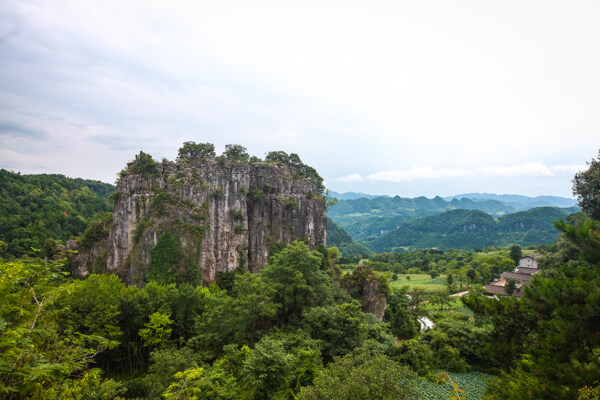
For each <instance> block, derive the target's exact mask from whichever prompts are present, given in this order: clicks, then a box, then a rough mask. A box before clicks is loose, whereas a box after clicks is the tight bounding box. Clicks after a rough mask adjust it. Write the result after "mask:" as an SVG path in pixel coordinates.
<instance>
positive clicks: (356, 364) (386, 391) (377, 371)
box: [298, 347, 418, 400]
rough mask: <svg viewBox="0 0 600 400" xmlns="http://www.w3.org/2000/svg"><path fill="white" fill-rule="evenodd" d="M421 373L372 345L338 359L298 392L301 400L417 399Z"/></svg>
mask: <svg viewBox="0 0 600 400" xmlns="http://www.w3.org/2000/svg"><path fill="white" fill-rule="evenodd" d="M416 379H417V375H416V374H415V373H414V372H412V371H411V370H410V369H409V368H407V367H402V366H399V365H398V364H396V363H395V362H394V361H392V360H390V359H389V358H388V357H386V356H385V355H383V354H380V353H378V352H377V351H374V350H373V349H371V348H369V347H363V348H360V349H356V350H355V351H353V352H352V353H350V354H348V355H346V356H345V357H343V358H336V359H335V360H334V362H332V363H330V364H329V365H328V366H327V367H326V368H325V369H324V370H323V371H322V372H321V373H320V374H319V375H318V376H317V378H316V379H315V381H314V383H313V384H312V385H311V386H308V387H304V388H302V390H301V391H300V394H299V395H298V399H301V400H312V399H315V400H316V399H319V400H327V399H331V400H337V399H382V400H384V399H389V400H397V399H413V398H415V397H417V396H418V392H417V391H416V390H415V387H416Z"/></svg>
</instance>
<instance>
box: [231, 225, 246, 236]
mask: <svg viewBox="0 0 600 400" xmlns="http://www.w3.org/2000/svg"><path fill="white" fill-rule="evenodd" d="M233 232H234V233H235V234H236V235H241V234H242V233H244V226H243V225H239V224H238V225H236V226H235V228H234V229H233Z"/></svg>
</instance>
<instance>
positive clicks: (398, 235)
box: [363, 207, 574, 252]
mask: <svg viewBox="0 0 600 400" xmlns="http://www.w3.org/2000/svg"><path fill="white" fill-rule="evenodd" d="M572 211H574V210H573V209H570V208H557V207H538V208H533V209H531V210H527V211H519V212H516V213H513V214H508V215H506V216H503V217H500V218H498V220H495V219H494V218H493V217H492V216H491V215H490V214H487V213H485V212H483V211H479V210H451V211H446V212H444V213H442V214H438V215H433V216H429V217H424V218H420V219H417V220H414V221H410V222H407V223H404V224H402V225H400V227H399V228H398V229H395V230H393V231H391V232H389V233H387V234H385V235H383V236H380V237H378V238H374V239H370V240H365V241H363V244H364V245H365V246H366V247H368V248H369V249H371V250H373V251H375V252H389V251H397V250H399V249H404V250H408V249H426V248H432V247H435V248H438V249H440V250H445V249H448V248H458V249H463V248H468V249H474V248H484V247H486V246H507V245H511V244H519V245H521V246H530V245H533V244H542V243H552V242H553V241H554V240H555V239H556V238H557V237H558V234H559V232H558V231H557V230H556V229H555V228H554V225H553V221H556V220H558V219H560V218H566V217H567V215H569V214H571V212H572Z"/></svg>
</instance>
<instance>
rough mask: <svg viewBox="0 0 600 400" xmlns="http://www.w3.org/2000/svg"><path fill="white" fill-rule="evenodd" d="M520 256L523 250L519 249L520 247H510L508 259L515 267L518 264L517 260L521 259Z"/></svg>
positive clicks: (516, 245)
mask: <svg viewBox="0 0 600 400" xmlns="http://www.w3.org/2000/svg"><path fill="white" fill-rule="evenodd" d="M522 255H523V250H522V249H521V246H519V245H518V244H515V245H514V246H511V248H510V255H509V257H510V259H511V260H513V261H514V262H515V265H517V264H519V260H520V259H521V256H522Z"/></svg>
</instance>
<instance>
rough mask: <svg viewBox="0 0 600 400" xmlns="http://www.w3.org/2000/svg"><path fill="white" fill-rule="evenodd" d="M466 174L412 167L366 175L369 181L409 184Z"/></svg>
mask: <svg viewBox="0 0 600 400" xmlns="http://www.w3.org/2000/svg"><path fill="white" fill-rule="evenodd" d="M467 175H468V174H467V172H466V171H465V170H463V169H449V168H432V167H429V166H427V167H413V168H410V169H407V170H393V171H379V172H376V173H374V174H371V175H368V176H367V179H368V180H370V181H386V182H395V183H398V182H410V181H414V180H421V179H437V178H448V177H453V178H460V177H465V176H467Z"/></svg>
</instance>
